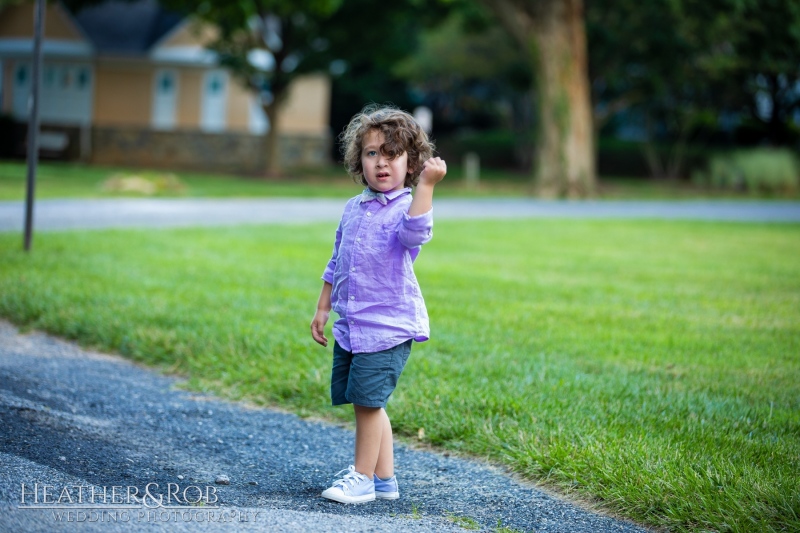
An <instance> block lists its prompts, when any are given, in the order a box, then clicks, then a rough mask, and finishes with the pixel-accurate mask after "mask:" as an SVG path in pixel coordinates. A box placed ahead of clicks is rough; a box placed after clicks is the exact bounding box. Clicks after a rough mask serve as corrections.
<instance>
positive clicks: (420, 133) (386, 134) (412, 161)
mask: <svg viewBox="0 0 800 533" xmlns="http://www.w3.org/2000/svg"><path fill="white" fill-rule="evenodd" d="M372 130H377V131H380V132H381V133H383V139H384V143H383V144H382V145H381V147H380V151H381V153H382V154H383V155H384V156H386V157H388V158H389V159H394V158H395V157H397V156H399V155H402V154H403V152H407V153H408V174H407V175H406V179H405V183H404V185H405V186H406V187H411V186H415V185H416V184H417V183H418V182H419V175H420V173H421V172H422V164H423V163H424V162H425V161H427V160H428V159H430V158H431V157H432V156H433V151H434V149H435V146H434V144H433V141H431V140H430V139H429V138H428V134H427V133H425V130H423V129H422V127H420V125H419V124H418V123H417V121H416V120H414V117H413V116H411V115H410V114H409V113H407V112H406V111H403V110H401V109H398V108H396V107H393V106H390V105H378V104H369V105H367V106H365V107H364V109H362V110H361V112H360V113H358V114H356V115H355V116H354V117H353V118H352V119H350V123H349V124H348V125H347V127H346V128H345V129H344V131H342V133H341V134H340V135H339V142H340V143H341V145H342V148H341V150H342V157H343V159H344V161H343V162H344V167H345V169H346V170H347V173H348V174H350V176H352V177H353V181H355V182H356V183H360V184H362V185H364V186H366V185H367V180H366V179H365V178H364V168H363V167H362V166H361V150H362V148H363V144H364V137H365V136H366V135H367V133H369V132H370V131H372Z"/></svg>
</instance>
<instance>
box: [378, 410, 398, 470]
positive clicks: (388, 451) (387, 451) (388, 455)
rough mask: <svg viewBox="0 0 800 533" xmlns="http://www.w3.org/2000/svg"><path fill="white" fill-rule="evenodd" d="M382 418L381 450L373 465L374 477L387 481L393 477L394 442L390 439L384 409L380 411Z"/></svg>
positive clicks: (390, 425) (390, 432) (389, 429)
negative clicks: (376, 461)
mask: <svg viewBox="0 0 800 533" xmlns="http://www.w3.org/2000/svg"><path fill="white" fill-rule="evenodd" d="M381 415H382V418H383V432H382V433H381V449H380V452H379V453H378V463H377V464H376V465H375V475H376V476H378V477H379V478H381V479H389V478H390V477H392V476H393V475H394V442H393V439H392V423H391V422H390V421H389V415H387V414H386V410H385V409H381Z"/></svg>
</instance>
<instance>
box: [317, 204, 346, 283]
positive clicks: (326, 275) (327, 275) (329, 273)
mask: <svg viewBox="0 0 800 533" xmlns="http://www.w3.org/2000/svg"><path fill="white" fill-rule="evenodd" d="M342 220H344V217H342ZM342 220H340V221H339V227H338V228H336V239H335V240H334V241H333V254H331V260H330V261H328V265H327V266H326V267H325V272H323V273H322V279H323V281H327V282H328V283H330V284H331V285H333V273H334V272H335V271H336V258H337V257H338V256H339V245H341V244H342Z"/></svg>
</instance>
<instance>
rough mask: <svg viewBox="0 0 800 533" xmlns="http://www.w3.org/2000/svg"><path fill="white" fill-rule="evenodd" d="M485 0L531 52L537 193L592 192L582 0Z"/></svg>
mask: <svg viewBox="0 0 800 533" xmlns="http://www.w3.org/2000/svg"><path fill="white" fill-rule="evenodd" d="M485 3H486V5H487V6H488V7H489V8H491V9H493V10H494V12H495V13H496V14H497V16H498V18H499V19H500V21H501V23H502V24H503V25H504V26H505V27H506V28H507V29H508V30H509V32H510V33H511V34H512V35H513V36H514V37H515V39H516V40H517V42H519V43H520V44H521V45H522V46H523V47H524V48H525V49H526V50H527V51H528V52H529V54H530V59H531V62H532V66H533V72H534V78H535V80H536V89H537V90H536V96H535V98H536V101H535V105H536V108H537V109H538V113H537V117H538V128H537V132H538V135H537V139H536V142H537V148H536V160H535V167H534V177H535V181H536V188H537V190H538V192H539V194H541V195H542V196H546V197H560V196H568V197H582V196H589V195H591V194H592V193H594V190H595V186H596V177H595V153H594V132H593V125H592V112H591V111H592V110H591V96H590V91H589V72H588V64H587V50H586V28H585V25H584V11H583V0H539V1H536V2H534V1H527V2H514V1H513V0H485Z"/></svg>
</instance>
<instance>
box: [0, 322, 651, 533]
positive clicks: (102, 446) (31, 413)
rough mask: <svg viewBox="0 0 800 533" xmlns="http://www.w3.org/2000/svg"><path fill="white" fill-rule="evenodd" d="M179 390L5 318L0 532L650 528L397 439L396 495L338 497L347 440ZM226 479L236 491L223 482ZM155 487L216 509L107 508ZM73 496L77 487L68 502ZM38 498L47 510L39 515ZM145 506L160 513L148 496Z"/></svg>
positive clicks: (288, 418)
mask: <svg viewBox="0 0 800 533" xmlns="http://www.w3.org/2000/svg"><path fill="white" fill-rule="evenodd" d="M179 385H180V380H178V379H175V378H171V377H165V376H163V375H160V374H157V373H155V372H153V371H151V370H148V369H145V368H141V367H139V366H137V365H135V364H133V363H131V362H129V361H127V360H125V359H122V358H119V357H116V356H110V355H104V354H98V353H92V352H88V351H85V350H82V349H80V348H78V347H76V346H75V345H74V344H71V343H67V342H63V341H61V340H58V339H55V338H53V337H50V336H48V335H45V334H42V333H36V332H34V333H28V334H20V333H19V332H18V331H17V329H16V328H15V327H13V326H12V325H10V324H9V323H7V322H4V321H0V419H1V420H2V426H0V531H74V530H76V529H78V528H80V530H81V531H104V532H107V531H132V530H146V531H147V530H153V531H155V530H162V529H163V528H164V527H165V526H168V527H169V529H170V530H175V531H217V530H223V529H225V530H230V529H232V528H233V529H235V530H248V531H279V532H283V531H287V532H306V531H314V532H317V531H319V532H324V531H380V532H411V533H413V532H422V531H426V532H427V531H433V532H447V531H464V529H462V528H461V527H460V525H465V524H466V518H462V519H461V520H462V522H461V524H458V523H454V521H453V520H454V518H453V517H467V518H468V519H470V520H473V521H474V523H475V524H476V525H478V526H479V527H480V529H482V530H483V531H492V530H494V528H496V527H497V525H498V523H502V525H503V526H507V527H509V528H513V530H519V531H539V532H545V531H547V532H554V531H562V532H570V533H578V532H621V533H622V532H643V531H645V530H644V529H641V528H639V527H637V526H635V525H632V524H630V523H628V522H624V521H620V520H616V519H612V518H609V517H605V516H602V515H599V514H596V513H592V512H589V511H586V510H584V509H581V508H579V507H577V506H575V505H573V504H571V503H568V502H565V501H562V500H559V499H556V498H554V497H552V496H550V495H548V494H545V493H544V492H542V491H540V490H537V489H536V488H534V487H532V486H529V485H526V484H522V483H519V482H517V481H515V480H513V479H512V478H511V477H509V476H508V475H506V474H504V473H503V472H501V471H499V470H497V469H495V468H492V467H487V466H485V465H482V464H480V463H478V462H475V461H470V460H464V459H460V458H456V457H451V456H447V455H442V454H435V453H429V452H423V451H415V450H412V449H409V448H408V447H406V446H402V445H398V446H397V447H396V462H397V468H398V479H399V481H400V483H401V485H400V488H401V493H402V497H401V499H400V500H397V501H378V502H374V503H370V504H364V505H357V506H352V505H341V504H337V503H333V502H329V501H327V500H324V499H322V498H320V497H319V493H320V492H321V491H322V490H323V489H324V488H326V487H327V486H328V484H329V482H330V481H331V476H332V475H333V474H334V473H335V472H336V471H337V470H339V469H340V468H343V467H345V466H346V465H347V464H348V461H349V460H350V453H351V450H352V445H353V433H352V431H349V430H347V429H343V428H341V427H337V426H334V425H330V424H326V423H321V422H315V421H307V420H302V419H300V418H298V417H297V416H294V415H290V414H285V413H280V412H276V411H272V410H268V409H262V408H253V407H250V406H247V405H244V404H239V403H232V402H226V401H222V400H219V399H216V398H213V397H209V396H200V395H197V394H194V393H190V392H187V391H184V390H180V389H179V388H178V386H179ZM221 475H224V476H227V477H228V478H229V480H230V484H228V485H225V484H217V483H216V481H217V478H218V477H219V476H221ZM36 483H38V484H39V485H38V487H37V486H36V485H35V484H36ZM149 483H157V484H158V487H155V486H154V485H151V486H150V487H151V491H150V493H151V494H152V495H154V496H157V495H159V494H161V495H162V496H164V497H166V495H167V494H168V493H169V492H170V490H171V489H170V488H169V487H170V485H168V484H169V483H174V484H176V485H174V486H173V487H177V491H176V490H174V489H172V493H173V494H177V495H178V497H179V498H180V495H181V494H183V493H182V491H184V490H186V489H188V488H189V487H197V488H196V489H189V490H190V492H189V493H188V495H185V497H186V499H189V500H194V499H196V497H195V496H194V495H195V494H197V493H196V492H192V491H197V490H200V491H205V490H207V489H206V487H212V488H211V489H208V490H210V493H209V495H210V496H209V501H210V502H211V503H212V504H213V505H209V506H206V507H197V506H194V507H191V508H187V507H185V506H184V507H181V508H178V509H166V508H147V507H142V503H141V502H139V501H137V500H136V499H133V500H131V502H132V507H128V508H119V505H117V508H114V506H113V505H111V503H110V498H111V491H112V490H113V489H112V487H113V486H118V487H122V488H121V489H117V491H118V492H120V491H121V492H120V493H121V494H124V493H125V491H127V488H126V487H135V488H133V489H131V491H132V493H134V494H135V492H137V491H138V492H139V494H144V493H145V489H146V486H147V485H148V484H149ZM22 484H25V486H26V489H25V490H26V494H27V497H26V500H25V504H24V505H22V500H21V496H22ZM44 485H50V486H51V488H49V489H48V491H49V492H50V497H49V500H48V502H52V501H53V500H58V499H59V498H61V500H62V501H61V503H62V506H63V507H64V508H63V509H55V508H54V505H55V504H53V503H46V504H42V498H44V495H43V493H44V490H45V489H44V488H43V486H44ZM65 487H72V488H71V489H68V490H67V494H68V495H70V497H71V498H72V499H73V500H74V501H73V503H72V504H70V503H69V501H68V499H67V498H66V497H65V496H64V493H63V492H62V491H63V490H64V488H65ZM77 487H82V488H81V489H80V490H81V491H82V493H81V497H82V498H83V499H82V500H81V503H82V504H83V505H81V504H79V503H78V501H77V500H78V496H79V493H78V490H79V489H78V488H77ZM103 487H105V488H106V491H107V492H106V495H107V498H108V500H109V502H108V503H107V504H106V505H101V506H100V507H99V508H98V509H89V508H87V501H88V495H89V494H90V490H91V488H94V490H95V491H96V492H95V494H96V495H98V494H100V493H102V490H103ZM32 494H36V496H32ZM214 495H216V498H218V501H217V502H216V503H214ZM36 497H38V498H39V505H40V506H42V507H43V508H42V509H34V508H32V507H31V505H33V504H35V503H32V501H31V500H32V499H35V498H36ZM97 498H98V499H97V500H96V501H95V503H99V501H100V499H99V498H100V496H97ZM120 498H121V499H123V500H124V497H123V496H120ZM162 501H163V500H162ZM125 503H128V502H125ZM180 503H181V505H184V504H183V502H180ZM144 504H145V505H149V506H151V507H152V506H154V505H155V504H154V500H153V499H152V498H150V499H148V498H145V500H144ZM164 504H166V503H164ZM173 505H174V502H173ZM25 506H27V507H25ZM214 507H218V508H216V509H215V508H214ZM59 513H60V514H59ZM69 513H72V514H71V515H70V514H69ZM81 513H83V514H81ZM58 516H61V517H62V518H61V521H58V520H57V517H58ZM448 516H449V517H450V518H448ZM70 517H71V520H72V521H67V520H69V519H70ZM81 518H83V520H81ZM126 518H127V520H126ZM215 520H219V521H221V522H218V521H215ZM78 521H80V522H81V523H80V524H78V523H77V522H78Z"/></svg>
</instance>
